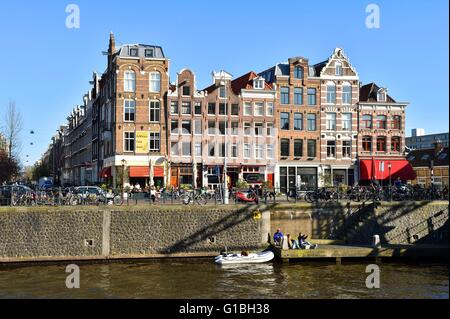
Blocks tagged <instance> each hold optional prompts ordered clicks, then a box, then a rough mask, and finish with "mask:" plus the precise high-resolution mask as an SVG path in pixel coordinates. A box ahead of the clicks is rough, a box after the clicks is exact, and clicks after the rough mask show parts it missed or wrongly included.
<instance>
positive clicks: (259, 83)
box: [253, 78, 264, 90]
mask: <svg viewBox="0 0 450 319" xmlns="http://www.w3.org/2000/svg"><path fill="white" fill-rule="evenodd" d="M253 88H254V89H256V90H262V89H264V79H263V78H257V79H255V80H253Z"/></svg>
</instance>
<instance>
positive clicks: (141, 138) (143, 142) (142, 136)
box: [136, 131, 148, 154]
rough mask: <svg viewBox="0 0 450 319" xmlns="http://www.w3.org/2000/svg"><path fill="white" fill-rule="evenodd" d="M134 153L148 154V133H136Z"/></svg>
mask: <svg viewBox="0 0 450 319" xmlns="http://www.w3.org/2000/svg"><path fill="white" fill-rule="evenodd" d="M136 153H140V154H142V153H145V154H146V153H148V131H138V132H136Z"/></svg>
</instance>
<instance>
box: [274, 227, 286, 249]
mask: <svg viewBox="0 0 450 319" xmlns="http://www.w3.org/2000/svg"><path fill="white" fill-rule="evenodd" d="M283 238H284V235H283V233H282V232H281V229H280V228H278V229H277V232H276V233H275V234H274V235H273V241H274V243H275V246H280V247H282V245H283Z"/></svg>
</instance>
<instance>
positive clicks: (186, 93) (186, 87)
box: [183, 85, 191, 96]
mask: <svg viewBox="0 0 450 319" xmlns="http://www.w3.org/2000/svg"><path fill="white" fill-rule="evenodd" d="M183 95H184V96H190V95H191V87H190V86H189V85H184V86H183Z"/></svg>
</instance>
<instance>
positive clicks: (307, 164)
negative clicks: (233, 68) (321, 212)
mask: <svg viewBox="0 0 450 319" xmlns="http://www.w3.org/2000/svg"><path fill="white" fill-rule="evenodd" d="M106 55H107V57H108V58H107V62H108V64H107V68H106V70H105V72H104V73H103V74H101V75H100V74H97V73H94V74H93V78H92V81H91V84H92V89H91V91H90V93H89V94H88V95H87V97H86V101H85V104H84V106H83V107H81V108H80V109H79V110H78V109H77V110H76V112H75V113H76V114H74V113H73V114H72V116H71V117H69V119H68V120H69V127H68V128H67V129H66V130H64V131H63V132H62V140H63V142H62V143H61V144H62V145H63V146H62V148H63V152H62V154H63V156H64V160H63V161H62V163H63V164H61V165H64V167H63V168H62V170H61V171H62V175H63V177H67V179H69V180H71V181H73V182H75V181H76V182H77V183H89V182H92V183H107V184H110V185H112V186H113V187H119V186H121V185H122V184H123V183H125V184H133V185H135V184H137V183H139V184H140V186H141V187H144V186H148V185H158V186H163V185H172V186H180V185H184V184H189V185H194V186H197V187H216V186H217V185H219V184H221V183H223V179H224V178H225V174H224V171H225V167H226V171H227V176H226V179H227V182H228V184H229V185H231V186H234V185H236V183H237V182H238V181H239V180H243V181H246V182H248V183H249V184H253V185H256V184H261V183H263V182H267V183H269V184H271V185H273V186H275V187H276V188H278V189H280V190H281V191H282V192H286V191H287V190H289V189H291V188H294V187H300V188H302V189H304V190H305V189H310V188H316V187H321V186H333V185H334V186H337V185H339V184H354V183H355V182H358V181H359V180H361V181H362V182H370V181H371V180H372V179H378V180H383V181H385V180H386V178H387V177H388V170H389V169H390V170H391V173H392V177H401V178H402V179H410V178H413V176H412V174H411V171H412V169H411V167H410V165H409V164H408V162H407V161H406V159H405V154H404V149H405V115H406V114H405V110H406V107H407V105H408V103H404V102H396V101H395V100H394V99H392V97H391V96H390V95H388V94H387V90H386V89H385V88H380V87H378V86H377V85H376V84H374V83H371V84H368V85H365V86H360V79H359V76H358V73H357V71H356V69H355V68H354V67H353V66H352V65H351V63H350V61H349V59H348V57H347V56H346V55H345V53H344V51H343V50H342V49H341V48H336V49H335V50H334V51H333V53H332V55H331V56H330V57H329V58H328V59H327V60H325V61H323V62H321V63H317V64H310V63H309V60H308V59H307V58H304V57H293V58H289V59H288V61H287V62H284V63H278V64H276V65H274V66H273V67H271V68H269V69H267V70H265V71H263V72H261V73H259V74H258V73H256V72H253V71H251V72H248V73H246V74H244V75H242V76H240V77H237V78H234V77H233V76H232V75H231V74H229V73H228V72H226V71H220V72H213V73H212V85H210V86H208V87H207V88H205V89H202V90H199V89H198V87H197V83H196V75H195V74H194V73H193V72H192V71H191V70H189V69H183V70H181V71H180V72H179V73H178V74H177V76H176V79H175V81H174V82H173V83H172V84H170V82H169V64H170V61H169V59H167V58H166V57H165V55H164V52H163V50H162V48H161V47H159V46H153V45H144V44H125V45H122V46H120V47H116V45H115V38H114V35H113V34H111V35H110V39H109V48H108V51H107V52H106ZM77 112H78V113H80V114H81V115H80V114H78V113H77ZM87 118H90V120H87ZM85 122H86V124H85V126H82V124H83V123H85ZM87 122H89V123H90V124H88V123H87ZM83 125H84V124H83ZM75 136H76V137H75ZM77 138H78V139H77ZM81 144H83V145H81ZM81 154H84V155H86V154H88V155H89V154H90V158H88V156H87V155H86V158H84V157H83V156H84V155H83V156H82V155H81ZM83 167H84V170H83ZM80 168H81V169H80ZM66 174H69V176H65V175H66ZM83 181H84V182H83Z"/></svg>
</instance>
